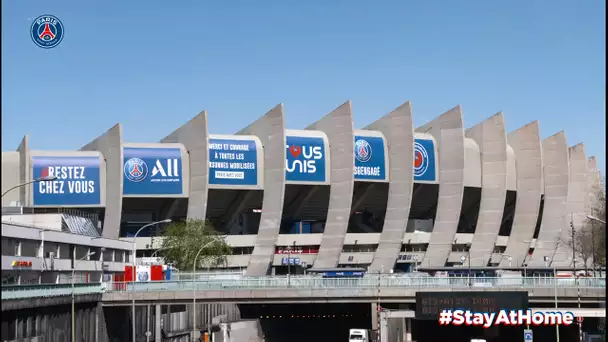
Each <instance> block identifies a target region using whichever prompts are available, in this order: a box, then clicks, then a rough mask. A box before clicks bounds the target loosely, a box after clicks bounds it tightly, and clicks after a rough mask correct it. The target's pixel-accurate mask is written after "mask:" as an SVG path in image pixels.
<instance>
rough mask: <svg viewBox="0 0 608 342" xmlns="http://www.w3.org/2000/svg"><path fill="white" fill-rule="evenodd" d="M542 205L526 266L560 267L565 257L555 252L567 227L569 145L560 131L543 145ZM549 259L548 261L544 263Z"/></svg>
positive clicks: (544, 141)
mask: <svg viewBox="0 0 608 342" xmlns="http://www.w3.org/2000/svg"><path fill="white" fill-rule="evenodd" d="M542 147H543V153H542V154H543V180H544V194H545V204H544V210H543V217H542V222H541V226H540V231H539V234H538V238H537V240H536V244H535V248H534V253H533V254H532V256H531V257H530V259H529V262H528V265H529V266H545V265H552V264H553V261H555V264H556V265H563V264H564V262H565V261H566V263H567V258H568V256H567V255H565V254H566V253H564V252H563V251H562V252H560V253H556V251H557V248H558V246H559V245H561V243H560V241H561V240H560V239H561V234H562V230H563V229H566V228H567V226H568V221H569V219H568V216H569V215H568V179H569V175H570V171H569V165H568V164H569V162H568V143H567V142H566V134H565V133H564V132H559V133H557V134H554V135H552V136H550V137H548V138H546V139H545V140H543V142H542ZM545 258H548V262H546V261H545Z"/></svg>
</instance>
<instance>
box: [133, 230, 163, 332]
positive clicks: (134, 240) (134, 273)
mask: <svg viewBox="0 0 608 342" xmlns="http://www.w3.org/2000/svg"><path fill="white" fill-rule="evenodd" d="M169 222H171V219H166V220H162V221H156V222H152V223H148V224H146V225H144V226H142V227H141V228H139V230H138V231H137V232H136V233H135V235H134V236H133V250H132V251H131V258H132V259H131V264H132V265H133V267H132V269H131V274H132V279H131V281H132V283H131V315H132V318H131V320H132V321H131V334H132V341H133V342H135V341H136V340H135V280H136V279H135V275H136V274H137V272H136V271H135V268H136V267H137V263H136V262H135V255H136V254H135V250H136V247H137V245H136V241H137V240H136V239H137V235H138V234H139V233H140V232H141V231H142V230H144V229H146V228H148V227H152V226H155V225H157V224H161V223H169Z"/></svg>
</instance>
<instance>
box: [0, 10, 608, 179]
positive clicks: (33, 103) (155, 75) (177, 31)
mask: <svg viewBox="0 0 608 342" xmlns="http://www.w3.org/2000/svg"><path fill="white" fill-rule="evenodd" d="M605 6H606V4H605V1H602V0H585V1H564V0H557V1H538V0H537V1H530V0H527V1H515V0H514V1H482V0H467V1H448V0H445V1H439V0H437V1H413V0H412V1H362V0H352V1H346V0H343V1H320V0H313V1H278V0H276V1H263V0H256V1H244V0H241V1H214V2H212V1H180V2H168V1H150V0H149V1H135V0H133V1H34V0H32V1H16V0H13V1H2V150H3V151H7V150H14V149H15V148H16V147H17V145H18V144H19V141H20V140H21V138H22V136H23V135H25V134H29V135H30V139H31V148H32V149H45V150H51V149H52V150H61V149H78V148H80V147H81V146H83V145H85V144H86V143H88V142H89V141H90V140H92V139H93V138H95V137H96V136H98V135H100V134H102V133H103V132H104V131H106V130H107V129H109V128H110V127H111V126H113V125H114V124H115V123H117V122H121V123H122V124H123V125H124V126H123V127H124V139H125V141H129V142H157V141H158V140H159V139H161V138H163V137H164V136H165V135H167V134H168V133H170V132H171V131H172V130H174V129H175V128H177V127H179V126H180V125H182V124H183V123H184V122H186V121H187V120H189V119H190V118H191V117H193V116H194V115H196V114H197V113H199V112H200V111H201V110H203V109H206V110H207V111H208V113H209V131H210V132H211V133H217V134H230V133H234V132H236V131H238V130H239V129H241V128H243V127H244V126H246V125H247V124H248V123H249V122H251V121H254V120H255V119H256V118H258V117H259V116H260V115H262V114H264V113H266V112H267V111H268V110H269V109H271V108H272V107H273V106H274V105H276V104H278V103H284V105H285V113H286V121H287V126H288V127H289V128H293V129H299V128H304V127H306V126H307V125H308V124H310V123H312V122H314V121H316V120H317V119H318V118H320V117H322V116H323V115H325V114H326V113H328V112H330V111H331V110H332V109H334V108H335V107H337V106H338V105H340V104H342V103H343V102H344V101H346V100H352V102H353V111H354V118H355V126H356V127H363V126H365V125H367V124H369V123H371V122H373V121H374V120H375V119H377V118H378V117H379V116H381V115H383V114H385V113H387V112H389V111H390V110H392V109H393V108H395V107H397V106H398V105H400V104H401V103H403V102H405V101H406V100H411V101H412V105H413V114H414V121H415V124H416V125H421V124H424V123H425V122H427V121H429V120H431V119H433V118H434V117H436V116H437V115H439V114H441V113H443V112H444V111H446V110H448V109H449V108H451V107H453V106H455V105H457V104H460V105H462V106H463V113H464V121H465V126H466V127H470V126H473V125H474V124H476V123H478V122H480V121H482V120H484V119H485V118H487V117H489V116H491V115H492V114H494V113H496V112H498V111H503V112H504V114H505V120H506V124H507V131H512V130H515V129H517V128H519V127H521V126H523V125H525V124H527V123H528V122H530V121H532V120H534V119H538V120H539V122H540V127H541V134H542V137H547V136H550V135H552V134H554V133H556V132H558V131H560V130H566V135H567V138H568V143H569V144H570V145H574V144H576V143H578V142H584V143H585V146H586V151H587V155H588V156H590V155H595V156H597V158H598V161H599V165H600V169H602V170H605V145H606V134H605V124H606V123H605V120H606V116H605V110H606V107H605V84H606V83H605V82H606V78H605V73H606V70H605V59H606V55H605V49H606V45H605V39H606V37H605V25H606V22H605ZM41 14H53V15H55V16H57V17H59V18H60V19H61V20H62V22H63V24H64V26H65V30H66V34H65V38H64V40H63V42H62V43H61V44H60V45H59V46H58V47H56V48H54V49H50V50H45V49H41V48H39V47H37V46H36V45H34V44H33V42H32V41H31V39H30V37H29V29H30V25H31V23H32V20H33V19H35V18H36V17H37V16H39V15H41Z"/></svg>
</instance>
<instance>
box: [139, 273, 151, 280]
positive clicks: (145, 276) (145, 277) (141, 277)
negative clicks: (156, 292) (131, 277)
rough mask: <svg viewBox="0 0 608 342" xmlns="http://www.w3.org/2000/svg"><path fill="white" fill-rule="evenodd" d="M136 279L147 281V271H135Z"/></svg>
mask: <svg viewBox="0 0 608 342" xmlns="http://www.w3.org/2000/svg"><path fill="white" fill-rule="evenodd" d="M137 280H139V281H148V272H137Z"/></svg>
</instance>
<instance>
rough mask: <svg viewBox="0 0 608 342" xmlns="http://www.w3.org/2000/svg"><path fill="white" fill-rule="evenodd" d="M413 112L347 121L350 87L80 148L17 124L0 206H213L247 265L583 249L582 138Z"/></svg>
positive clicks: (515, 256)
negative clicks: (230, 119)
mask: <svg viewBox="0 0 608 342" xmlns="http://www.w3.org/2000/svg"><path fill="white" fill-rule="evenodd" d="M412 115H413V114H412V110H411V106H410V103H409V102H406V103H405V104H403V105H402V106H400V107H398V108H396V109H395V110H393V111H392V112H390V113H388V114H386V115H385V116H383V117H381V118H379V119H378V120H377V121H375V122H374V123H372V124H371V125H369V126H367V127H365V128H362V129H355V128H354V127H353V116H352V110H351V103H350V102H346V103H345V104H343V105H341V106H340V107H338V108H337V109H335V110H334V111H332V112H331V113H329V114H327V115H326V116H324V117H322V118H321V119H319V120H318V121H317V122H315V123H313V124H311V125H310V126H308V127H307V128H306V129H303V130H291V129H288V128H287V127H285V113H284V110H283V106H282V105H278V106H277V107H275V108H273V109H272V110H270V111H269V112H268V113H267V114H265V115H263V116H262V117H260V118H259V119H258V120H257V121H255V122H253V123H251V124H250V125H248V126H246V127H245V128H243V129H242V130H240V131H238V132H236V133H235V134H234V135H216V134H210V133H209V132H208V129H207V114H206V112H204V111H203V112H201V113H200V114H198V115H196V116H195V117H194V118H192V119H191V120H190V121H189V122H187V123H185V124H184V125H182V126H181V127H178V128H177V129H175V130H174V131H173V132H172V133H170V134H168V135H167V136H166V137H165V138H163V139H162V140H161V141H159V142H151V143H129V142H128V141H123V137H122V131H123V128H122V126H121V124H117V125H115V126H114V127H112V128H111V129H109V130H108V131H107V132H105V133H103V134H102V135H101V136H99V137H97V138H95V139H93V140H92V141H91V142H90V143H88V144H87V145H85V146H83V147H82V148H81V149H80V150H77V151H46V150H44V151H42V150H30V149H29V147H28V137H27V136H25V137H24V139H23V140H22V142H21V144H20V145H19V147H18V149H17V150H16V151H14V152H2V190H3V192H4V191H5V190H6V189H9V188H11V187H14V186H19V185H20V184H24V183H29V184H28V185H26V186H21V187H20V188H19V189H17V190H16V191H12V192H9V193H7V194H6V196H3V199H2V204H3V211H4V209H6V208H10V207H15V208H19V210H21V211H22V212H23V211H27V212H31V213H59V212H64V211H66V210H78V211H79V212H83V213H86V214H87V215H88V217H89V218H90V220H91V222H94V226H95V228H96V229H97V230H98V232H97V234H98V235H101V237H103V238H106V239H121V238H124V239H125V240H127V238H129V237H132V236H133V234H135V232H136V231H137V230H138V229H139V228H141V227H142V226H144V225H146V224H150V223H153V222H156V221H161V220H164V219H167V218H170V219H171V220H173V221H179V220H183V219H186V218H199V219H207V220H209V222H212V223H213V224H214V226H215V228H216V229H218V230H219V231H221V232H223V233H225V234H226V235H227V237H226V240H227V242H228V243H229V244H230V245H231V246H232V247H233V255H230V256H229V257H228V262H227V264H226V265H225V268H229V269H239V270H245V271H246V274H247V275H252V276H262V275H267V274H285V273H286V272H292V273H293V272H295V273H298V272H305V271H306V269H307V268H310V267H314V268H316V269H323V268H336V267H349V268H365V269H366V270H367V271H368V272H374V273H376V272H381V273H389V272H395V273H400V272H411V271H413V270H415V269H417V268H424V267H426V268H445V267H460V266H463V265H464V264H465V263H466V264H467V265H468V266H469V267H521V266H529V267H571V265H572V264H573V262H580V261H579V260H574V259H576V258H577V256H576V255H573V253H572V252H571V249H572V248H571V247H570V246H569V245H568V244H567V243H564V241H567V239H569V238H570V236H571V235H572V232H573V231H576V230H579V229H581V228H582V227H584V226H585V225H586V224H587V222H588V220H587V216H588V215H592V214H593V213H592V208H593V207H595V201H596V200H597V196H596V194H597V191H598V189H603V184H601V182H602V181H601V176H600V173H599V171H598V169H597V165H596V160H595V158H594V157H593V156H587V155H586V154H585V148H584V145H583V144H582V143H579V144H576V145H573V146H569V145H568V142H567V139H566V134H565V132H563V131H562V132H558V133H556V134H554V135H552V136H549V137H546V138H541V137H540V133H539V123H538V122H536V121H533V122H531V123H529V124H527V125H526V126H524V127H521V128H519V129H517V130H515V131H513V132H506V130H505V118H504V116H503V114H502V113H497V114H495V115H493V116H491V117H489V118H488V119H487V120H485V121H483V122H480V123H478V124H476V125H475V126H473V127H470V128H465V127H463V117H462V115H463V114H462V111H461V108H460V106H457V107H455V108H453V109H450V110H449V111H447V112H445V113H444V114H442V115H440V116H438V117H437V118H435V119H434V120H432V121H430V122H429V123H427V124H425V125H424V126H421V127H414V126H413V120H412ZM176 126H177V125H176ZM45 177H52V179H53V180H46V181H40V179H44V178H45ZM38 223H39V224H42V225H43V226H44V223H40V222H38ZM72 225H73V223H70V222H67V223H66V224H65V225H64V226H66V227H67V228H65V229H68V230H70V229H76V228H74V227H73V226H72ZM162 229H163V225H162V224H160V225H155V226H153V227H152V228H150V229H146V230H144V231H142V232H141V233H140V234H139V235H138V237H137V238H136V246H137V253H138V256H150V255H151V254H152V253H153V252H154V251H155V250H157V249H158V248H159V246H160V245H159V244H160V239H159V238H157V236H159V235H160V234H161V233H162ZM85 234H86V233H85ZM130 240H131V239H128V241H130ZM3 242H4V240H3ZM294 266H295V267H294ZM288 268H290V270H288ZM3 269H4V267H3Z"/></svg>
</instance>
